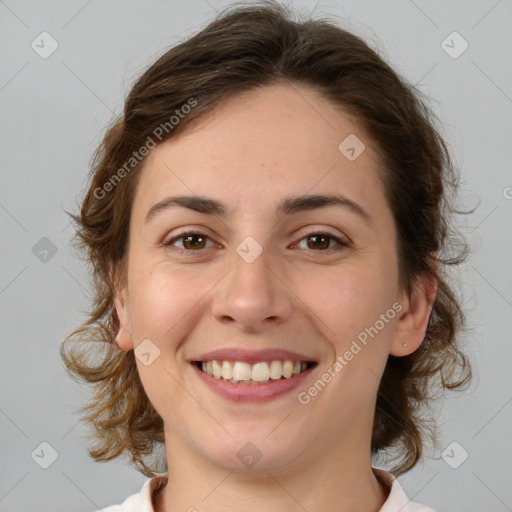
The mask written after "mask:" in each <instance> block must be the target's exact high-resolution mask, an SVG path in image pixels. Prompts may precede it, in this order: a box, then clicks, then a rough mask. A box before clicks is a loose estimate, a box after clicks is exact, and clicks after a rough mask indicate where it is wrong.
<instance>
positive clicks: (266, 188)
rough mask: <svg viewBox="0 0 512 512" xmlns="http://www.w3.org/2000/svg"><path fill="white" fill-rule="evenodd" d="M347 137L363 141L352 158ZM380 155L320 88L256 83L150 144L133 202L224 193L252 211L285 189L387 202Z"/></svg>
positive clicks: (233, 203) (221, 195) (286, 192)
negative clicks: (189, 124)
mask: <svg viewBox="0 0 512 512" xmlns="http://www.w3.org/2000/svg"><path fill="white" fill-rule="evenodd" d="M347 137H348V139H347ZM354 137H355V138H354ZM345 140H347V141H350V142H351V144H348V145H349V146H353V147H355V150H356V151H357V152H358V153H359V152H360V151H361V148H362V147H363V146H362V145H361V144H364V150H363V151H362V152H361V153H360V154H359V156H357V158H356V159H355V160H354V159H352V160H351V159H349V158H347V156H346V154H345V153H344V152H343V151H344V150H345V149H347V148H346V146H347V144H346V143H344V141H345ZM354 142H355V145H354ZM340 144H342V146H341V149H342V150H340ZM357 144H359V146H358V145H357ZM349 155H350V154H349ZM376 155H377V152H376V149H375V148H374V146H373V142H372V141H371V140H370V139H369V137H368V136H367V135H366V134H365V133H364V132H363V130H362V127H361V126H359V124H358V123H357V121H356V120H355V119H353V118H352V117H351V116H349V115H347V114H345V113H342V112H341V111H340V110H339V109H336V108H335V107H334V105H333V104H332V103H330V102H329V101H328V100H326V99H324V98H323V97H322V96H321V95H320V94H319V93H318V92H317V91H315V90H313V89H311V88H309V87H305V86H299V85H293V86H290V85H275V86H271V87H264V88H258V89H253V90H251V91H249V92H246V93H243V94H240V95H238V96H235V97H232V98H229V99H227V100H225V101H223V102H222V103H220V104H219V105H218V106H217V107H216V109H215V111H214V112H213V114H211V115H208V116H207V117H205V118H204V120H199V122H197V123H195V124H194V125H193V127H192V128H190V129H189V128H187V129H186V130H185V131H183V132H182V133H180V134H179V135H177V136H176V137H173V138H171V139H169V140H168V141H166V142H164V143H162V144H160V145H158V146H157V147H156V148H155V149H153V150H152V151H151V153H150V154H149V155H148V157H147V158H146V162H145V164H144V167H143V169H142V176H141V179H140V182H139V185H138V190H137V193H136V198H135V204H134V209H135V208H138V207H141V208H142V207H143V208H147V207H148V206H151V205H152V204H154V203H156V202H158V201H159V200H161V199H162V198H164V197H165V196H168V195H175V194H176V193H182V194H187V195H193V194H197V195H202V196H209V197H217V198H222V201H223V202H225V203H227V204H228V205H230V206H233V208H235V209H236V208H237V205H240V206H241V207H242V208H244V209H245V208H246V209H247V212H249V211H250V212H251V214H252V215H254V214H255V213H256V212H257V211H258V210H260V209H261V210H263V209H265V208H267V207H269V206H270V203H277V202H278V201H279V199H280V198H282V197H284V196H290V195H303V194H308V193H310V194H311V193H329V192H331V193H332V192H338V193H340V194H343V195H344V196H346V197H349V198H350V199H352V200H354V201H356V202H359V203H365V204H366V205H367V210H372V208H373V209H378V208H379V207H381V208H382V207H386V205H385V203H384V197H383V190H382V185H381V183H380V180H379V178H378V174H377V166H378V164H377V156H376ZM244 205H245V206H244ZM248 214H249V213H248Z"/></svg>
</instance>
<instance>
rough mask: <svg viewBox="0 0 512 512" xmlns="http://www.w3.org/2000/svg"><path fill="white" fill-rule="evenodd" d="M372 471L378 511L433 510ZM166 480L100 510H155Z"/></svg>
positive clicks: (386, 475) (163, 476) (152, 482)
mask: <svg viewBox="0 0 512 512" xmlns="http://www.w3.org/2000/svg"><path fill="white" fill-rule="evenodd" d="M373 471H374V473H375V475H376V476H377V478H378V479H379V481H380V482H382V483H383V484H384V486H385V487H386V488H387V489H389V494H388V497H387V499H386V501H385V503H384V505H382V507H381V508H380V510H379V512H435V511H434V510H433V509H431V508H429V507H426V506H425V505H420V504H419V503H414V502H412V501H410V500H409V498H407V496H406V494H405V492H404V490H403V489H402V487H401V486H400V484H399V483H398V480H397V479H396V478H395V477H394V476H393V475H392V474H391V473H388V472H387V471H385V470H383V469H378V468H373ZM166 481H167V473H157V476H155V477H153V478H151V479H149V480H147V481H146V482H145V483H144V485H143V486H142V489H141V491H140V492H139V493H137V494H132V495H131V496H129V497H128V498H126V500H124V502H123V503H122V504H121V505H112V506H111V507H107V508H104V509H101V510H102V512H155V510H154V508H153V505H152V496H153V494H154V493H155V492H156V491H157V490H158V489H159V488H160V487H161V486H162V485H164V484H165V483H166Z"/></svg>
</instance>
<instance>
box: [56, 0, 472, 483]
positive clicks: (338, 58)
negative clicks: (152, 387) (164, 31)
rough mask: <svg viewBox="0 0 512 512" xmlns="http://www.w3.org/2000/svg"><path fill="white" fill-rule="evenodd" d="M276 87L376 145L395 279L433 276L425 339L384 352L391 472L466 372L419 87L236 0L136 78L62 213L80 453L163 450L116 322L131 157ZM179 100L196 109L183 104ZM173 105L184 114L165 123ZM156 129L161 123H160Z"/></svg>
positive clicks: (431, 137)
mask: <svg viewBox="0 0 512 512" xmlns="http://www.w3.org/2000/svg"><path fill="white" fill-rule="evenodd" d="M272 84H289V85H291V86H293V85H295V84H302V85H308V86H311V87H313V88H315V90H317V91H319V92H320V94H321V95H322V96H323V97H325V98H326V99H328V100H330V102H331V103H332V105H333V108H341V109H342V110H343V111H344V112H347V113H349V114H351V115H353V116H354V117H355V119H356V120H357V121H358V122H359V123H361V126H362V127H363V129H364V130H365V131H366V133H367V134H369V136H370V137H371V138H372V139H373V141H374V143H375V145H376V147H377V148H378V149H379V155H380V159H381V162H379V163H380V168H381V169H382V171H381V172H382V176H381V179H382V182H383V184H384V190H385V195H386V199H387V201H388V204H389V207H390V209H391V211H392V214H393V217H394V220H395V223H396V227H397V252H398V262H399V275H400V284H401V285H402V287H403V288H404V289H406V290H407V291H408V292H410V291H411V289H412V285H413V284H414V283H415V282H416V280H418V279H419V278H420V277H421V276H425V275H426V274H430V275H434V276H435V279H436V282H437V295H436V298H435V302H434V304H433V309H432V312H431V315H430V319H429V324H428V327H427V330H426V334H425V339H424V341H423V343H422V344H421V346H420V347H419V348H418V349H417V350H416V351H415V352H413V353H412V354H410V355H407V356H405V357H394V356H392V355H390V356H389V358H388V362H387V366H386V368H385V371H384V375H383V377H382V379H381V382H380V387H379V391H378V396H377V405H376V411H375V418H374V424H373V434H372V441H371V448H372V454H376V455H379V454H381V453H388V454H389V453H391V451H390V450H395V452H396V454H395V455H394V456H393V457H392V459H393V460H396V461H397V463H396V464H395V466H394V467H393V468H391V469H390V471H391V472H393V473H394V474H395V475H399V474H401V473H403V472H405V471H407V470H409V469H411V468H412V467H413V466H414V465H415V464H416V463H417V462H418V460H419V459H420V457H421V456H422V453H423V446H424V443H425V440H426V438H427V434H428V436H429V437H430V439H431V440H433V441H436V435H435V426H434V427H431V426H429V424H431V423H432V422H433V420H432V418H429V417H427V416H426V415H424V414H423V413H424V412H425V407H427V406H428V405H429V404H430V403H431V402H432V401H433V399H434V398H435V397H436V396H437V395H436V392H437V390H440V391H443V389H450V390H455V389H459V388H460V389H462V388H465V387H466V385H467V384H468V383H469V382H470V378H471V366H470V364H469V360H468V357H467V356H466V355H465V354H464V352H463V350H462V349H461V347H460V333H461V332H462V330H463V329H464V326H465V317H464V314H463V311H462V309H461V307H460V305H459V303H458V300H457V297H456V293H455V291H454V290H453V289H452V287H451V286H450V285H449V284H448V276H447V274H446V268H447V266H448V265H457V264H460V263H462V262H463V261H464V260H465V258H466V257H467V255H468V246H467V244H465V243H462V244H461V250H460V251H459V252H458V253H457V254H456V255H451V251H452V250H453V249H454V247H455V246H456V245H457V244H456V242H457V240H456V236H460V235H459V233H457V232H456V231H455V230H454V229H453V227H452V226H451V223H450V219H451V213H452V212H453V208H452V206H453V200H454V198H455V192H456V189H457V188H458V176H457V173H456V171H455V169H454V166H453V165H452V162H451V160H450V155H449V152H448V149H447V146H446V144H445V142H444V141H443V139H442V137H441V136H440V134H439V132H440V130H439V129H438V128H436V123H437V120H436V117H435V116H434V114H433V113H432V111H431V110H430V108H429V107H428V106H427V104H426V102H425V101H424V99H422V94H421V93H420V92H419V91H418V90H417V89H416V87H415V86H413V85H411V84H408V83H407V82H406V81H405V80H404V79H402V78H401V77H400V76H399V75H398V74H397V73H396V72H395V71H394V70H393V69H392V68H391V67H390V66H389V65H388V64H387V63H386V62H385V61H384V59H383V58H381V57H380V56H379V55H378V54H377V53H376V51H374V50H372V49H371V48H370V47H369V45H368V44H367V43H365V42H364V41H363V39H361V38H360V37H359V36H356V35H355V34H353V33H351V32H349V31H347V30H344V29H342V28H340V27H339V26H337V25H336V24H334V23H332V22H330V21H328V20H313V19H311V18H310V19H307V20H303V21H300V22H299V21H295V20H293V15H292V14H291V13H290V12H289V11H288V10H287V8H285V7H284V6H282V5H279V4H276V3H274V2H271V1H266V2H265V1H264V2H253V3H252V4H251V5H249V6H247V5H242V6H240V5H238V4H233V5H231V6H230V7H229V8H227V9H226V10H225V11H223V12H222V13H220V14H219V15H218V16H217V17H216V18H215V19H214V20H213V21H212V22H211V23H209V24H208V25H207V26H206V27H205V28H204V29H202V30H201V31H200V32H198V33H197V34H196V35H194V36H193V37H191V38H189V39H188V40H186V41H184V42H182V43H180V44H178V45H177V46H174V47H173V48H171V49H170V50H168V51H167V52H166V53H164V54H163V55H162V56H161V57H160V58H159V59H158V60H157V61H156V62H155V63H154V64H153V65H151V66H150V67H149V69H147V71H145V72H144V73H143V74H142V76H141V77H140V78H139V79H138V80H137V81H136V83H135V84H134V86H133V88H132V89H131V91H130V93H129V94H128V96H127V98H126V102H125V107H124V113H123V114H122V115H121V116H120V117H119V118H118V119H116V120H115V121H114V122H113V123H112V124H111V125H110V127H109V128H108V130H107V132H106V134H105V136H104V138H103V141H102V143H101V145H100V146H99V147H98V149H97V150H96V152H95V154H94V158H93V161H92V168H91V175H90V183H89V186H88V190H87V191H86V195H85V197H84V199H83V201H82V203H81V211H80V214H79V215H73V214H69V215H70V216H71V218H72V219H73V221H74V222H75V224H76V237H77V241H78V244H77V245H78V247H79V248H80V249H82V250H83V249H86V251H87V257H86V260H87V261H88V262H89V263H90V264H91V265H92V272H91V276H92V286H93V296H92V297H91V309H90V312H89V314H88V319H87V320H86V321H85V322H84V323H83V324H82V325H81V326H80V327H78V328H77V329H75V330H73V331H72V332H71V333H69V334H68V335H67V337H66V338H65V340H64V341H63V343H62V346H61V351H60V353H61V356H62V358H63V361H64V363H65V365H66V367H67V369H68V371H69V372H70V374H71V376H72V377H73V378H75V379H76V380H79V379H81V380H83V381H85V382H87V383H91V384H93V385H94V393H93V396H92V399H91V401H90V402H89V403H88V404H87V405H86V406H84V407H82V408H81V409H80V411H81V412H83V413H87V414H84V417H83V420H82V421H86V422H87V423H88V424H89V425H91V426H92V427H93V433H92V435H90V436H89V438H90V439H92V440H94V442H95V444H94V446H93V447H91V448H90V449H89V450H88V451H89V454H90V455H91V456H92V457H93V458H95V459H96V460H98V461H108V460H111V459H113V458H115V457H118V456H121V455H123V454H125V455H129V456H130V459H131V463H132V464H134V466H135V467H136V469H138V470H139V471H140V472H142V473H143V474H144V475H146V476H154V474H155V472H160V471H161V466H160V467H159V464H162V463H163V465H164V466H165V462H164V461H163V460H162V459H161V458H156V459H155V460H153V461H150V459H151V457H154V456H155V453H156V450H155V449H156V448H162V446H163V443H164V434H163V421H162V418H161V417H160V415H159V414H158V412H157V411H156V410H155V409H154V407H153V406H152V404H151V403H150V401H149V399H148V397H147V395H146V393H145V391H144V389H143V386H142V383H141V381H140V379H139V375H138V372H137V367H136V363H135V356H134V353H133V351H132V350H131V351H128V352H123V351H121V350H119V349H118V348H117V346H116V345H115V343H114V339H115V336H116V334H117V332H118V330H119V327H120V325H119V319H118V316H117V314H116V311H115V307H114V291H115V289H116V286H118V285H119V284H120V283H121V282H122V281H124V279H125V278H126V265H125V264H126V256H127V250H128V233H129V221H130V213H131V207H132V201H133V197H134V191H135V189H136V186H137V181H138V177H139V175H140V171H141V167H142V164H143V163H144V162H145V159H144V158H142V159H141V160H140V161H138V160H137V158H139V157H140V154H141V148H142V147H143V146H145V145H146V146H147V145H148V141H149V140H150V139H151V141H152V142H157V143H161V142H163V141H165V140H167V139H169V138H171V137H172V136H174V135H176V134H177V133H179V132H181V131H183V130H185V129H186V128H187V127H190V126H191V125H192V124H193V122H194V120H195V121H197V122H200V121H201V119H204V116H205V115H206V113H207V112H210V111H212V110H213V109H214V108H215V106H216V105H217V104H219V103H220V102H222V101H223V100H224V99H226V98H228V97H232V96H234V95H236V94H237V93H241V92H244V91H249V90H251V89H253V88H256V87H264V86H267V85H272ZM187 104H188V105H192V104H194V107H193V108H188V109H184V107H183V106H184V105H187ZM177 111H180V112H182V113H184V112H187V113H186V115H185V114H184V115H183V116H181V115H180V116H179V122H177V123H176V122H170V121H169V120H170V116H172V115H173V114H175V113H176V114H178V112H177ZM162 126H165V127H166V129H165V130H163V132H162V130H161V129H160V131H158V132H155V129H157V127H162ZM160 132H162V133H160ZM155 133H159V134H160V135H161V137H155ZM155 139H158V140H155ZM134 155H138V156H137V158H136V159H135V160H133V159H134V158H135V157H134ZM136 160H137V161H136ZM127 162H130V165H128V166H127ZM121 169H124V172H122V171H121ZM116 176H117V178H116V179H115V182H114V178H115V177H116ZM109 183H110V185H109ZM457 213H461V212H457ZM434 261H437V262H438V263H439V266H438V267H436V266H434V265H432V263H433V262H434ZM111 268H115V269H116V270H117V274H116V275H118V276H119V281H118V282H117V283H115V282H113V281H112V280H111V279H110V274H109V271H110V269H111ZM67 349H69V350H67ZM422 411H423V412H422Z"/></svg>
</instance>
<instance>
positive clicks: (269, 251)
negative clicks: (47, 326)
mask: <svg viewBox="0 0 512 512" xmlns="http://www.w3.org/2000/svg"><path fill="white" fill-rule="evenodd" d="M350 134H353V135H355V136H356V137H357V138H358V139H359V141H361V142H362V143H363V144H364V145H365V148H364V150H363V151H362V152H361V153H360V154H359V156H357V155H358V153H359V152H360V148H361V146H354V140H355V139H349V141H351V142H352V144H349V146H354V147H355V151H354V152H352V151H350V149H348V151H347V147H346V146H343V144H342V149H341V150H340V149H339V146H340V143H342V141H344V139H346V137H347V136H349V135H350ZM345 144H346V143H345ZM376 151H377V150H376V149H375V148H374V146H373V144H372V141H371V140H370V139H369V138H368V137H367V136H366V134H365V133H364V132H363V131H362V129H361V128H360V127H359V126H358V125H357V123H356V121H354V120H353V119H351V118H350V117H349V116H347V115H344V114H342V113H340V112H339V110H335V109H334V108H333V106H332V104H330V103H328V102H327V100H325V99H323V98H322V97H321V96H319V94H318V93H317V92H316V91H314V90H312V89H309V88H306V87H305V86H299V85H296V86H294V87H293V88H292V87H290V86H287V85H279V86H272V87H266V88H260V89H258V90H253V91H251V92H249V93H246V94H244V95H242V96H238V97H236V98H232V99H229V100H227V101H225V102H224V103H222V104H221V105H220V106H219V107H218V108H217V110H216V111H215V113H214V115H213V116H211V117H209V118H208V119H206V120H204V121H202V122H200V123H198V124H197V125H196V126H195V127H193V128H192V129H189V130H186V131H184V132H183V133H182V134H180V135H179V136H176V137H175V138H172V139H171V140H169V141H167V142H165V143H163V144H161V145H159V146H157V147H156V148H155V149H154V150H152V152H151V153H150V155H149V156H148V157H147V160H146V163H145V166H144V169H143V170H142V174H141V176H140V181H139V184H138V186H137V190H136V193H135V197H134V202H133V209H132V214H131V221H130V242H129V251H128V266H127V281H126V286H125V287H124V288H123V289H122V290H120V291H119V293H118V295H117V296H116V308H117V311H118V314H119V317H120V321H121V325H122V326H123V328H124V329H125V330H126V332H125V335H124V336H123V337H122V338H121V341H120V346H121V348H122V349H124V350H129V349H132V348H133V349H135V353H136V355H137V359H136V361H137V366H138V371H139V374H140V377H141V380H142V383H143V385H144V388H145V390H146V393H147V395H148V397H149V399H150V401H151V402H152V404H153V405H154V407H155V408H156V410H157V411H158V412H159V414H160V415H161V417H162V418H163V420H164V425H165V436H166V445H167V446H168V447H169V446H172V451H171V450H170V449H169V453H168V456H169V454H170V453H188V454H189V455H191V456H194V457H196V458H197V460H202V461H207V462H208V463H212V464H216V465H218V466H221V467H224V468H228V469H231V470H241V469H243V468H244V466H243V461H242V457H241V454H242V455H244V454H247V453H249V455H256V456H259V455H258V454H260V456H261V459H260V461H259V462H258V468H261V469H271V468H278V467H293V465H294V464H299V463H308V464H313V463H315V461H317V460H321V459H324V460H325V459H326V458H328V457H331V456H335V455H336V456H337V457H339V455H340V454H341V453H346V454H348V453H353V454H354V456H358V454H359V453H360V452H362V451H365V452H366V451H368V453H369V449H370V445H369V443H370V436H371V428H372V422H373V417H374V410H375V398H376V394H377V389H378V385H379V379H380V376H381V374H382V372H383V370H384V367H385V364H386V360H387V357H388V355H389V354H390V353H393V354H395V355H406V354H408V353H410V352H412V351H414V349H415V348H417V346H418V345H419V344H420V343H421V340H422V337H423V336H422V334H421V333H422V332H423V334H424V332H425V329H424V328H425V327H426V321H428V314H429V311H430V310H429V309H428V307H424V308H423V309H421V308H420V307H419V306H418V304H419V303H417V304H416V303H414V302H411V301H410V300H409V298H408V297H407V296H405V295H404V294H403V293H402V291H401V290H400V289H399V287H398V267H397V253H396V236H397V235H396V229H395V225H394V221H393V217H392V214H391V211H390V209H389V206H388V205H387V203H386V199H385V196H384V189H383V186H382V183H381V181H380V179H379V177H378V173H377V169H378V167H377V165H378V164H377V152H376ZM347 155H348V156H350V157H351V158H347ZM354 155H355V156H357V158H356V159H354V158H353V157H354ZM305 195H315V196H324V195H331V196H332V195H338V196H342V197H344V198H346V199H348V200H350V201H352V202H353V203H354V204H355V205H356V206H353V207H349V206H347V204H335V203H329V202H327V203H325V202H324V203H322V202H321V201H320V202H319V201H316V202H315V201H310V202H309V203H308V202H304V201H303V202H302V203H301V202H295V203H294V202H293V198H297V197H299V196H305ZM174 196H194V197H195V198H196V203H195V204H196V206H197V205H199V204H200V202H199V201H197V197H198V196H199V197H201V198H208V199H212V200H214V201H216V202H218V203H221V206H222V208H223V210H224V211H223V213H221V212H220V210H216V211H215V212H213V213H212V212H209V213H208V208H205V207H204V204H203V207H202V210H203V211H196V210H195V209H193V208H192V207H191V205H190V204H189V207H187V206H184V205H181V206H180V205H176V204H174V205H172V204H169V203H168V204H167V206H162V204H163V203H162V201H165V200H166V199H167V198H170V197H174ZM286 200H288V203H287V205H288V208H287V209H283V208H281V209H279V207H280V206H282V205H283V203H284V201H286ZM159 203H160V206H159V207H157V208H155V209H153V210H152V208H153V207H154V206H155V205H158V204H159ZM209 204H210V206H211V203H209ZM308 204H309V207H307V206H308ZM206 206H208V204H206ZM151 210H152V213H151V214H149V216H148V212H150V211H151ZM361 212H364V214H363V213H361ZM185 232H192V233H193V235H188V236H187V235H184V233H185ZM414 308H416V309H414ZM415 311H416V313H415ZM414 314H416V316H413V315H414ZM365 334H366V336H365ZM363 340H364V341H363ZM404 342H405V343H408V348H403V343H404ZM357 347H358V348H357ZM220 349H233V350H234V352H233V353H225V354H217V355H216V356H215V357H212V356H205V355H206V354H207V353H208V352H211V351H214V350H220ZM263 350H283V351H288V352H290V353H291V354H288V355H285V354H283V353H277V352H274V353H273V354H272V353H271V352H268V353H266V354H265V353H262V354H257V353H256V352H259V351H263ZM237 351H238V352H237ZM205 358H206V359H209V360H211V359H214V358H216V359H217V360H220V361H222V360H230V361H232V362H234V361H241V362H244V361H245V362H247V361H251V358H252V361H253V362H256V361H268V362H269V363H271V361H273V360H279V361H283V360H286V359H290V360H292V362H294V361H295V360H303V361H305V362H307V363H308V370H307V371H305V372H304V373H301V374H300V375H296V376H293V377H291V378H289V379H285V378H280V379H272V378H271V379H270V380H269V382H268V383H266V384H236V383H228V382H225V381H220V379H217V378H216V377H215V376H213V377H212V376H208V375H205V374H204V373H202V371H201V370H200V369H199V368H198V367H197V365H196V364H195V363H194V362H196V361H202V360H204V359H205ZM311 363H313V365H312V366H311ZM336 363H337V364H336ZM220 364H221V365H222V362H221V363H220ZM271 365H272V363H271ZM284 366H286V363H285V365H281V367H280V368H281V369H282V368H283V367H284ZM310 366H311V367H310ZM226 368H227V367H226ZM258 368H259V369H262V368H263V366H261V365H260V366H259V367H258ZM276 368H277V369H276ZM238 369H239V370H240V371H242V374H240V375H243V372H244V371H246V369H247V366H244V365H238ZM249 369H250V370H253V371H254V367H253V366H251V365H249ZM274 369H275V370H276V371H278V367H277V366H276V364H274ZM221 371H222V370H221ZM226 371H229V370H228V369H226ZM237 371H238V370H237ZM263 372H265V369H263ZM257 374H258V373H257V372H256V374H254V373H253V374H252V375H253V376H255V375H257ZM263 376H264V373H263ZM329 376H330V378H329ZM254 378H259V377H254ZM214 380H215V381H216V382H214V383H212V382H213V381H214ZM319 381H320V382H321V383H320V384H319ZM219 382H220V383H221V384H223V385H222V386H221V385H219ZM315 383H316V387H315ZM260 386H261V390H263V389H264V388H265V389H266V390H268V391H261V390H256V387H260ZM315 390H316V392H315ZM263 395H264V396H263ZM247 443H252V445H247ZM241 449H242V451H241V452H240V450H241ZM244 450H245V451H244ZM168 462H169V461H168ZM169 464H171V462H169Z"/></svg>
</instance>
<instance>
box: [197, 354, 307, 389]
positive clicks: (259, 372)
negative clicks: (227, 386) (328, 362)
mask: <svg viewBox="0 0 512 512" xmlns="http://www.w3.org/2000/svg"><path fill="white" fill-rule="evenodd" d="M195 364H196V365H197V367H198V368H199V369H200V370H201V371H202V372H204V373H206V374H208V375H210V376H212V377H214V378H216V379H222V380H224V381H227V382H231V383H237V384H266V383H268V382H269V381H271V380H272V381H275V380H281V379H291V378H293V377H294V376H296V375H300V374H301V373H303V372H304V371H306V370H307V369H308V368H310V367H311V366H313V365H314V364H315V363H312V362H307V361H295V362H293V361H289V360H286V361H269V362H267V361H261V362H257V363H254V364H252V365H251V364H249V363H246V362H244V361H220V360H215V359H214V360H212V361H197V362H196V363H195Z"/></svg>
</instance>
